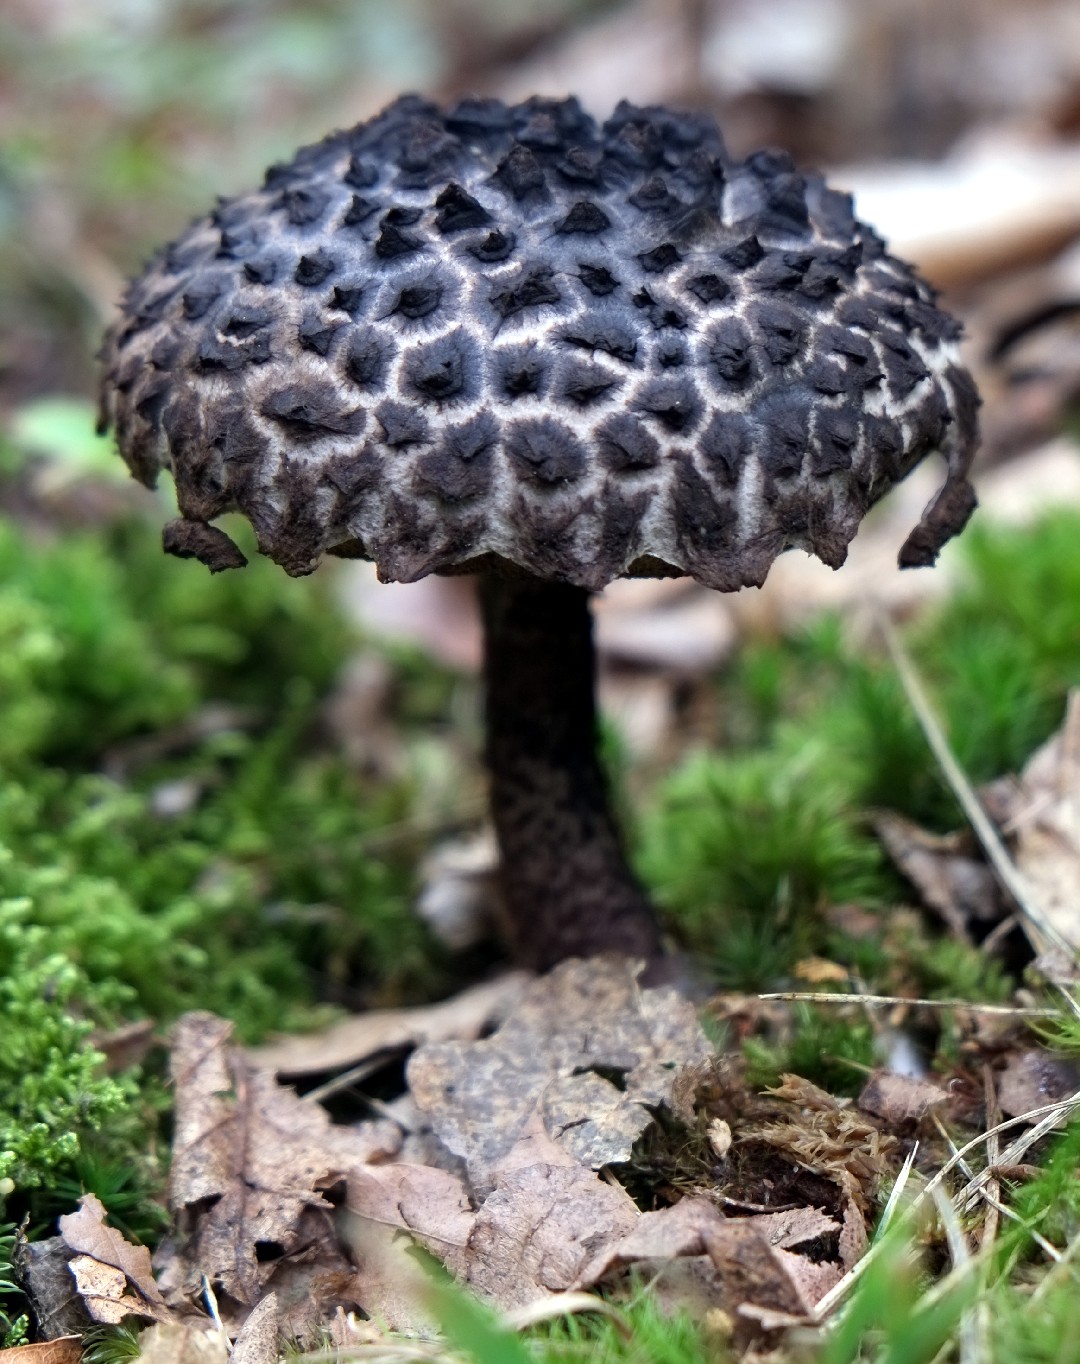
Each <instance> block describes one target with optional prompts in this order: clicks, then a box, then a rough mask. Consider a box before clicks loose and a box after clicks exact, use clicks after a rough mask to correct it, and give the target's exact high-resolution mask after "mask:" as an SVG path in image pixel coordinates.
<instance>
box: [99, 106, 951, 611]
mask: <svg viewBox="0 0 1080 1364" xmlns="http://www.w3.org/2000/svg"><path fill="white" fill-rule="evenodd" d="M959 334H960V328H959V326H958V325H957V323H956V322H955V321H954V320H953V319H952V318H951V317H949V316H948V315H947V314H946V313H944V312H942V311H941V310H940V309H939V308H938V307H937V306H936V304H935V302H934V294H933V292H932V290H931V289H930V288H929V287H928V286H927V285H926V284H925V283H924V282H923V281H922V280H920V279H919V278H918V276H917V275H916V274H915V273H914V272H913V271H912V270H911V268H910V267H909V266H907V265H905V264H904V263H903V262H901V261H899V260H896V259H895V258H894V257H892V256H890V255H888V253H887V252H886V250H885V246H884V243H883V242H882V241H881V239H880V238H879V237H878V236H877V235H876V234H875V233H874V232H873V231H872V230H871V229H870V228H868V227H866V226H865V225H864V224H862V223H860V222H859V221H858V220H857V219H856V218H855V217H854V216H853V213H852V205H851V200H850V197H849V196H848V195H846V194H841V193H838V192H837V191H835V190H832V189H830V188H828V187H827V186H826V185H825V183H824V181H823V180H822V179H821V178H820V177H819V176H816V175H803V174H800V173H799V172H797V171H796V169H795V167H794V166H793V164H792V162H791V161H790V159H789V158H788V157H787V156H785V155H783V154H782V153H776V152H759V153H756V154H755V155H753V156H751V157H749V158H748V159H747V160H745V161H735V160H733V159H732V158H731V157H729V156H728V154H727V153H726V151H725V149H724V145H723V142H722V140H721V138H720V134H719V132H718V131H717V129H716V126H715V124H714V123H713V122H712V121H711V120H710V119H708V118H705V117H703V116H699V115H695V114H680V113H675V112H672V111H670V110H667V109H662V108H644V109H643V108H636V107H634V106H633V105H630V104H625V103H624V104H621V105H620V106H619V107H618V108H617V109H616V110H615V113H614V114H613V116H612V117H611V118H610V119H609V120H608V121H607V122H606V123H605V124H603V125H602V126H598V125H597V124H596V123H595V122H594V120H593V119H592V118H590V117H589V116H588V115H587V114H586V113H584V111H583V110H582V109H581V107H580V105H579V104H578V103H577V101H576V100H572V99H569V100H563V101H554V100H543V99H533V100H529V101H528V102H526V103H525V104H520V105H516V106H514V107H507V106H506V105H504V104H502V103H500V102H499V101H497V100H466V101H463V102H462V103H460V104H458V105H457V106H456V107H455V108H452V109H449V110H446V111H444V110H441V109H439V108H437V107H436V106H435V105H433V104H430V103H427V102H426V101H424V100H421V99H418V98H416V97H406V98H404V99H401V100H398V101H397V102H396V103H394V104H392V105H391V106H390V107H389V108H388V109H386V110H385V111H384V112H383V113H381V114H380V115H379V116H378V117H377V118H374V119H372V120H371V121H370V122H368V123H365V124H361V125H359V126H358V127H356V128H353V129H351V130H350V131H348V132H339V133H334V134H332V135H331V136H330V137H328V138H326V139H325V140H324V141H323V142H320V143H318V144H316V145H314V146H310V147H305V148H303V149H302V150H301V151H299V152H298V153H297V155H296V156H295V158H294V159H293V160H292V161H291V162H290V163H289V164H287V165H282V166H274V167H272V168H271V169H270V171H269V172H268V173H267V176H266V180H265V182H264V184H263V187H262V188H261V189H259V190H255V191H254V192H252V193H250V194H244V195H240V196H238V197H237V198H235V199H228V200H223V201H221V202H220V203H219V205H218V207H217V208H216V209H215V210H214V211H213V212H212V213H211V214H210V215H209V216H208V217H206V218H204V219H202V220H200V221H199V222H197V223H195V224H194V225H193V226H192V227H191V228H189V229H188V231H187V232H185V233H184V235H183V236H181V237H180V238H179V239H178V240H177V241H176V242H174V243H173V245H171V246H170V247H168V248H167V249H166V250H165V251H163V252H162V253H161V254H160V255H159V256H158V257H157V259H155V260H154V261H153V263H152V264H151V265H150V266H149V268H148V269H147V270H146V271H145V273H144V274H143V275H142V276H141V277H140V278H139V279H138V280H137V281H136V282H135V283H134V284H133V285H132V286H131V287H130V289H129V290H128V293H127V295H126V297H125V299H124V303H123V311H122V315H121V317H120V320H119V321H118V322H117V324H116V325H115V326H114V328H113V329H112V331H111V332H110V334H109V336H108V338H107V339H106V343H105V347H104V361H105V368H106V373H105V379H104V383H103V388H102V410H103V424H105V425H108V424H110V423H111V424H114V425H115V427H116V433H117V438H118V441H119V445H120V450H121V453H122V454H123V456H124V458H125V460H126V461H127V463H128V465H129V466H130V468H131V469H132V471H133V472H134V473H135V474H136V475H137V476H138V477H139V478H140V479H142V480H143V481H144V482H146V483H151V484H152V483H153V482H154V480H155V479H156V477H157V474H158V472H159V470H160V469H162V468H168V469H170V470H171V471H172V473H173V477H174V479H175V481H176V489H177V496H178V499H179V504H180V510H181V513H182V519H181V520H180V521H178V522H174V523H173V524H172V526H171V527H170V528H169V530H168V533H167V535H166V547H167V548H168V549H170V550H171V551H172V552H174V553H180V554H183V555H188V556H194V557H197V558H199V559H201V560H202V561H203V562H204V563H206V564H208V565H209V566H210V567H211V568H212V569H221V568H228V567H234V566H236V565H237V564H239V563H241V562H243V556H242V555H240V553H239V551H238V550H236V548H235V546H233V545H232V543H231V541H229V540H228V538H227V537H226V536H225V535H224V533H223V532H221V531H220V530H218V529H217V528H215V527H211V526H210V524H209V523H210V522H212V521H213V520H214V518H215V517H217V516H220V515H221V514H222V513H223V512H228V511H240V512H242V513H243V514H244V515H245V516H247V517H248V519H249V520H250V521H251V523H252V525H253V526H254V528H255V532H256V535H257V537H258V543H259V547H260V549H261V550H262V552H263V553H265V554H268V555H269V556H270V557H271V558H273V559H274V560H276V562H278V563H279V564H281V565H282V567H284V568H285V569H286V571H287V572H289V573H292V574H303V573H308V572H310V571H311V570H312V569H314V568H315V567H316V565H317V564H318V561H319V558H320V556H321V555H322V554H323V553H324V552H330V553H338V554H345V555H350V556H359V557H366V558H369V559H372V560H374V561H375V563H376V564H377V565H378V569H379V574H380V576H381V577H382V578H384V579H387V580H399V581H411V580H414V579H416V578H420V577H423V576H424V575H425V574H428V573H433V572H457V571H463V570H468V569H471V568H483V567H497V566H498V565H499V563H500V562H503V563H504V564H505V562H507V561H508V562H509V563H510V564H513V565H517V566H518V567H520V568H522V569H525V570H527V571H529V572H531V573H533V574H536V575H538V576H540V577H545V578H551V579H554V580H556V581H559V582H564V583H573V584H577V585H580V586H582V587H587V588H592V589H596V588H600V587H603V586H604V584H606V583H608V582H610V581H611V580H612V579H613V578H616V577H619V576H623V575H640V574H646V575H652V574H659V573H674V572H682V573H687V574H690V575H691V576H693V577H694V578H696V579H698V580H699V581H700V582H702V583H705V584H707V585H709V586H710V587H715V588H719V589H721V590H730V589H735V588H738V587H741V586H743V585H748V584H760V583H761V582H763V581H764V579H765V576H766V574H767V572H768V570H769V567H770V565H771V564H772V561H773V559H774V558H775V557H776V555H777V554H779V553H780V552H781V551H782V550H784V549H787V548H789V547H791V546H799V547H801V548H804V549H806V550H809V551H810V552H812V553H814V554H816V555H817V556H818V557H819V558H821V559H823V560H824V561H825V562H826V563H827V564H830V565H832V566H834V567H836V566H839V565H840V564H841V563H843V561H844V558H845V556H846V554H847V547H848V544H849V543H850V541H851V539H852V537H853V536H854V534H855V532H856V530H857V528H858V526H859V523H860V521H861V520H862V517H863V516H864V514H865V513H866V511H867V509H868V508H869V506H870V505H871V504H872V503H873V502H875V501H876V500H877V499H878V498H879V497H881V496H882V494H883V493H885V492H886V491H887V490H888V489H889V488H890V487H891V486H892V485H893V484H894V483H896V482H897V481H898V480H899V479H901V478H903V477H904V476H905V475H906V474H907V473H908V472H909V471H910V470H911V469H912V468H913V467H914V465H916V464H917V463H918V462H919V461H920V460H921V459H923V458H924V456H926V455H928V454H931V453H932V452H935V451H939V452H940V453H941V454H942V455H943V456H944V458H945V461H946V465H947V477H946V481H945V484H944V486H943V488H942V489H941V491H940V492H939V493H938V495H937V497H936V498H935V499H934V501H933V502H932V503H931V504H930V506H929V507H928V508H927V510H926V512H925V514H924V516H923V518H922V521H921V522H920V523H919V525H918V526H917V527H916V529H915V530H914V531H913V532H912V534H911V535H910V536H909V538H908V540H907V542H906V544H905V545H904V547H903V549H902V550H901V554H900V561H901V563H902V564H904V565H914V564H929V563H932V562H933V561H934V558H935V557H936V554H937V552H938V550H939V549H940V547H941V545H942V544H943V543H944V542H945V541H946V540H947V539H948V538H949V537H950V536H952V535H954V534H955V533H956V532H957V531H958V530H960V529H961V528H962V526H963V525H964V523H965V521H966V520H967V517H968V516H969V515H970V513H971V510H972V508H973V507H974V504H975V499H974V494H973V492H972V489H971V485H970V484H969V482H968V480H967V472H968V468H969V466H970V463H971V459H972V456H973V454H974V450H975V446H976V443H977V428H976V409H977V406H978V398H977V395H976V392H975V388H974V385H973V383H972V381H971V378H970V377H969V375H968V374H967V372H966V371H965V370H964V369H963V368H962V367H961V365H960V362H959V360H958V356H957V342H958V338H959Z"/></svg>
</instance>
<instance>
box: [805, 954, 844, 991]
mask: <svg viewBox="0 0 1080 1364" xmlns="http://www.w3.org/2000/svg"><path fill="white" fill-rule="evenodd" d="M793 974H794V976H795V979H796V980H805V981H808V982H809V983H810V984H811V985H825V984H827V983H828V982H829V981H837V982H838V983H839V984H844V983H845V982H846V981H847V979H848V976H849V975H850V974H851V973H850V971H849V970H848V968H847V967H846V966H841V965H840V963H839V962H838V961H830V960H829V959H828V957H804V958H803V959H802V961H797V962H796V963H795V970H794V973H793Z"/></svg>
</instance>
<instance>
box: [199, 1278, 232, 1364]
mask: <svg viewBox="0 0 1080 1364" xmlns="http://www.w3.org/2000/svg"><path fill="white" fill-rule="evenodd" d="M202 1295H203V1301H204V1302H205V1303H206V1310H207V1312H208V1313H209V1315H210V1320H211V1321H212V1322H213V1323H214V1327H215V1329H216V1330H217V1332H218V1333H219V1335H220V1336H221V1339H222V1340H223V1341H224V1342H225V1353H226V1354H228V1355H231V1354H232V1352H233V1346H232V1340H231V1339H230V1337H229V1333H228V1331H226V1330H225V1325H224V1323H223V1322H222V1320H221V1313H220V1312H219V1311H218V1300H217V1294H216V1293H215V1292H214V1287H213V1285H212V1284H211V1282H210V1280H209V1279H208V1278H207V1277H206V1275H205V1274H204V1275H203V1276H202Z"/></svg>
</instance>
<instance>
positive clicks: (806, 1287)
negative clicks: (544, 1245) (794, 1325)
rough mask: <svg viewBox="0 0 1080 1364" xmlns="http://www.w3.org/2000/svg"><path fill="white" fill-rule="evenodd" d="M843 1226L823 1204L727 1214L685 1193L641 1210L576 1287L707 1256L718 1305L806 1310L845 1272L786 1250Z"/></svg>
mask: <svg viewBox="0 0 1080 1364" xmlns="http://www.w3.org/2000/svg"><path fill="white" fill-rule="evenodd" d="M837 1230H838V1223H836V1222H835V1221H834V1220H833V1219H832V1218H831V1217H827V1216H826V1215H825V1214H823V1213H820V1212H818V1211H817V1210H816V1209H812V1208H807V1209H798V1210H795V1211H794V1214H793V1215H792V1214H781V1215H778V1214H775V1213H773V1214H764V1215H762V1216H759V1217H742V1218H726V1217H724V1216H723V1214H722V1213H720V1212H719V1211H718V1210H717V1208H716V1206H715V1205H714V1204H713V1203H711V1202H710V1201H709V1200H708V1199H706V1198H694V1197H691V1198H684V1199H682V1201H681V1202H679V1203H676V1204H674V1205H673V1206H672V1207H670V1208H662V1209H660V1211H658V1212H647V1213H643V1214H641V1216H640V1217H639V1219H638V1221H637V1223H636V1225H635V1226H634V1227H633V1228H632V1229H631V1230H630V1231H629V1232H628V1233H627V1234H626V1235H624V1236H623V1237H621V1238H620V1239H619V1240H616V1241H613V1242H611V1243H609V1244H608V1245H607V1246H605V1247H604V1248H603V1249H602V1250H601V1251H600V1253H599V1254H598V1255H596V1256H595V1257H594V1258H593V1259H592V1260H591V1261H590V1262H589V1263H588V1264H587V1265H586V1266H585V1268H584V1270H583V1271H582V1273H581V1275H580V1276H579V1278H578V1280H577V1281H576V1283H575V1284H574V1285H573V1287H575V1288H588V1287H591V1286H593V1285H594V1284H597V1283H599V1282H601V1281H602V1280H603V1279H605V1278H607V1277H608V1276H610V1275H611V1274H612V1273H614V1272H616V1271H617V1270H620V1269H624V1268H627V1267H629V1266H631V1265H634V1264H640V1263H642V1262H644V1261H648V1262H649V1263H650V1265H654V1266H655V1265H656V1264H657V1263H658V1262H663V1261H670V1260H674V1259H681V1258H699V1257H707V1259H708V1260H709V1261H710V1262H711V1265H712V1268H713V1270H714V1271H715V1274H714V1275H713V1276H711V1277H710V1280H709V1281H708V1282H709V1285H710V1288H711V1291H712V1292H713V1293H714V1294H715V1295H716V1296H715V1299H714V1301H713V1302H712V1304H711V1305H712V1306H714V1307H721V1308H724V1309H725V1310H727V1311H729V1312H731V1311H739V1310H740V1309H741V1308H742V1306H743V1305H744V1304H752V1305H753V1306H754V1307H755V1308H758V1309H768V1310H770V1311H773V1312H779V1313H784V1314H788V1315H793V1316H800V1317H803V1316H806V1315H808V1314H809V1313H810V1312H811V1311H812V1309H813V1306H814V1304H815V1303H816V1302H817V1301H818V1299H819V1298H820V1297H823V1296H824V1294H825V1293H826V1292H827V1291H828V1289H829V1288H831V1287H832V1286H833V1285H834V1284H835V1283H838V1282H839V1280H840V1278H841V1275H842V1271H841V1268H840V1266H839V1264H835V1263H832V1262H831V1261H824V1262H815V1261H812V1260H810V1259H808V1258H807V1257H806V1256H802V1255H796V1254H794V1253H793V1252H792V1251H790V1250H787V1249H784V1247H783V1245H782V1244H780V1242H786V1243H787V1244H802V1243H804V1242H806V1241H810V1240H816V1239H817V1238H818V1237H819V1236H821V1235H823V1234H826V1233H831V1232H835V1231H837Z"/></svg>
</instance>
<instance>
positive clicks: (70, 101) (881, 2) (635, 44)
mask: <svg viewBox="0 0 1080 1364" xmlns="http://www.w3.org/2000/svg"><path fill="white" fill-rule="evenodd" d="M403 89H418V90H422V91H424V92H426V93H431V94H433V95H435V96H437V97H450V96H454V95H459V94H462V93H465V92H469V91H477V92H480V93H494V94H501V95H504V96H507V97H512V98H520V97H523V96H524V95H527V94H530V93H550V94H559V95H562V94H565V93H567V92H568V91H576V92H577V93H579V94H580V95H581V96H582V97H583V98H584V99H585V101H586V103H587V104H588V105H590V106H591V107H592V108H593V110H594V111H595V112H597V113H599V114H603V113H604V112H606V110H607V109H608V108H610V107H611V105H613V104H614V102H615V101H616V100H617V99H618V98H619V97H622V96H625V95H629V96H631V97H632V98H634V99H636V100H638V101H639V102H647V101H653V100H667V101H675V102H681V103H684V104H697V105H704V106H706V107H709V108H711V109H712V110H714V111H715V112H716V113H717V114H718V115H720V117H721V120H722V123H723V126H724V127H725V129H726V131H727V134H728V137H729V140H730V141H731V143H732V145H733V147H734V149H735V150H737V151H746V150H749V149H750V148H751V147H752V146H754V145H759V144H761V143H767V142H781V143H783V144H785V145H787V146H789V147H790V148H791V149H792V150H793V151H794V152H795V153H796V155H798V156H799V157H801V158H803V159H810V160H815V161H819V162H822V161H824V162H837V161H842V160H848V161H850V160H852V159H865V158H895V157H916V158H920V157H927V156H939V155H940V154H942V153H943V152H944V151H946V150H947V149H948V148H949V147H950V146H952V145H954V144H955V143H956V141H957V139H958V138H960V137H962V136H963V135H964V134H965V133H966V132H968V131H969V130H970V129H971V128H972V127H974V126H976V125H977V124H979V123H980V122H984V121H985V120H987V119H1001V118H1006V117H1021V118H1025V119H1027V118H1033V117H1034V118H1038V119H1041V120H1045V121H1046V122H1047V123H1049V124H1051V125H1053V126H1054V127H1056V128H1060V129H1064V130H1070V129H1073V128H1074V127H1075V124H1076V122H1077V119H1078V117H1080V93H1078V92H1080V15H1078V11H1077V8H1076V6H1075V5H1073V4H1071V3H1068V0H1027V3H1025V5H1024V6H1023V7H1017V6H1015V5H1014V4H1011V3H1009V0H952V2H951V3H950V4H949V5H935V4H932V3H929V0H772V2H771V3H769V4H759V3H757V0H395V3H393V4H387V3H385V0H257V2H256V0H3V3H2V4H0V316H2V318H3V321H2V323H0V415H3V413H4V412H5V411H6V412H8V413H10V412H11V410H12V409H13V408H14V407H15V406H17V405H18V404H19V403H20V402H21V401H23V400H25V399H26V398H27V397H29V396H32V395H33V394H36V393H41V392H54V391H60V392H65V393H88V392H89V391H90V390H91V388H92V380H93V365H92V356H93V353H94V350H95V348H96V345H97V337H98V334H99V331H100V328H101V325H102V323H103V322H104V320H106V318H107V317H108V315H109V310H110V308H111V306H112V304H113V302H114V300H115V298H116V295H117V292H118V290H119V288H120V287H121V284H122V280H123V278H124V276H126V275H127V274H129V273H130V272H131V271H133V270H134V269H136V268H137V266H138V265H139V263H140V262H141V261H142V260H143V259H144V258H145V256H146V255H147V254H148V253H149V251H150V250H152V249H153V248H154V247H156V246H157V245H159V244H160V243H161V242H162V241H164V240H167V239H168V238H169V237H170V236H172V235H174V234H175V233H176V232H177V231H178V230H179V229H180V228H181V227H182V226H183V224H184V222H185V221H186V220H187V219H188V218H189V217H190V216H192V215H193V214H196V213H199V212H201V211H203V210H204V209H205V206H206V204H207V203H208V202H209V201H210V200H211V199H212V196H213V195H214V194H216V193H221V194H228V193H231V192H236V191H239V190H240V189H243V188H246V187H247V185H248V184H249V183H250V182H252V181H253V180H254V179H256V178H257V176H258V175H259V173H260V172H261V170H262V169H263V168H264V167H265V166H266V165H267V164H269V163H270V162H272V161H274V160H276V159H280V158H282V157H285V156H287V155H288V154H289V153H291V151H292V150H293V148H295V147H296V146H297V145H298V144H300V143H302V142H305V141H309V140H313V139H315V138H317V137H319V136H321V135H322V134H323V133H324V132H325V131H327V130H328V129H329V128H331V127H335V126H347V125H349V124H351V123H353V122H356V121H358V120H360V119H363V118H366V117H369V116H370V115H371V114H372V113H374V112H375V111H376V110H377V109H378V108H379V107H381V105H382V104H384V103H385V102H386V101H387V100H388V99H389V98H391V97H392V96H393V95H395V94H396V93H398V92H399V91H401V90H403Z"/></svg>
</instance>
